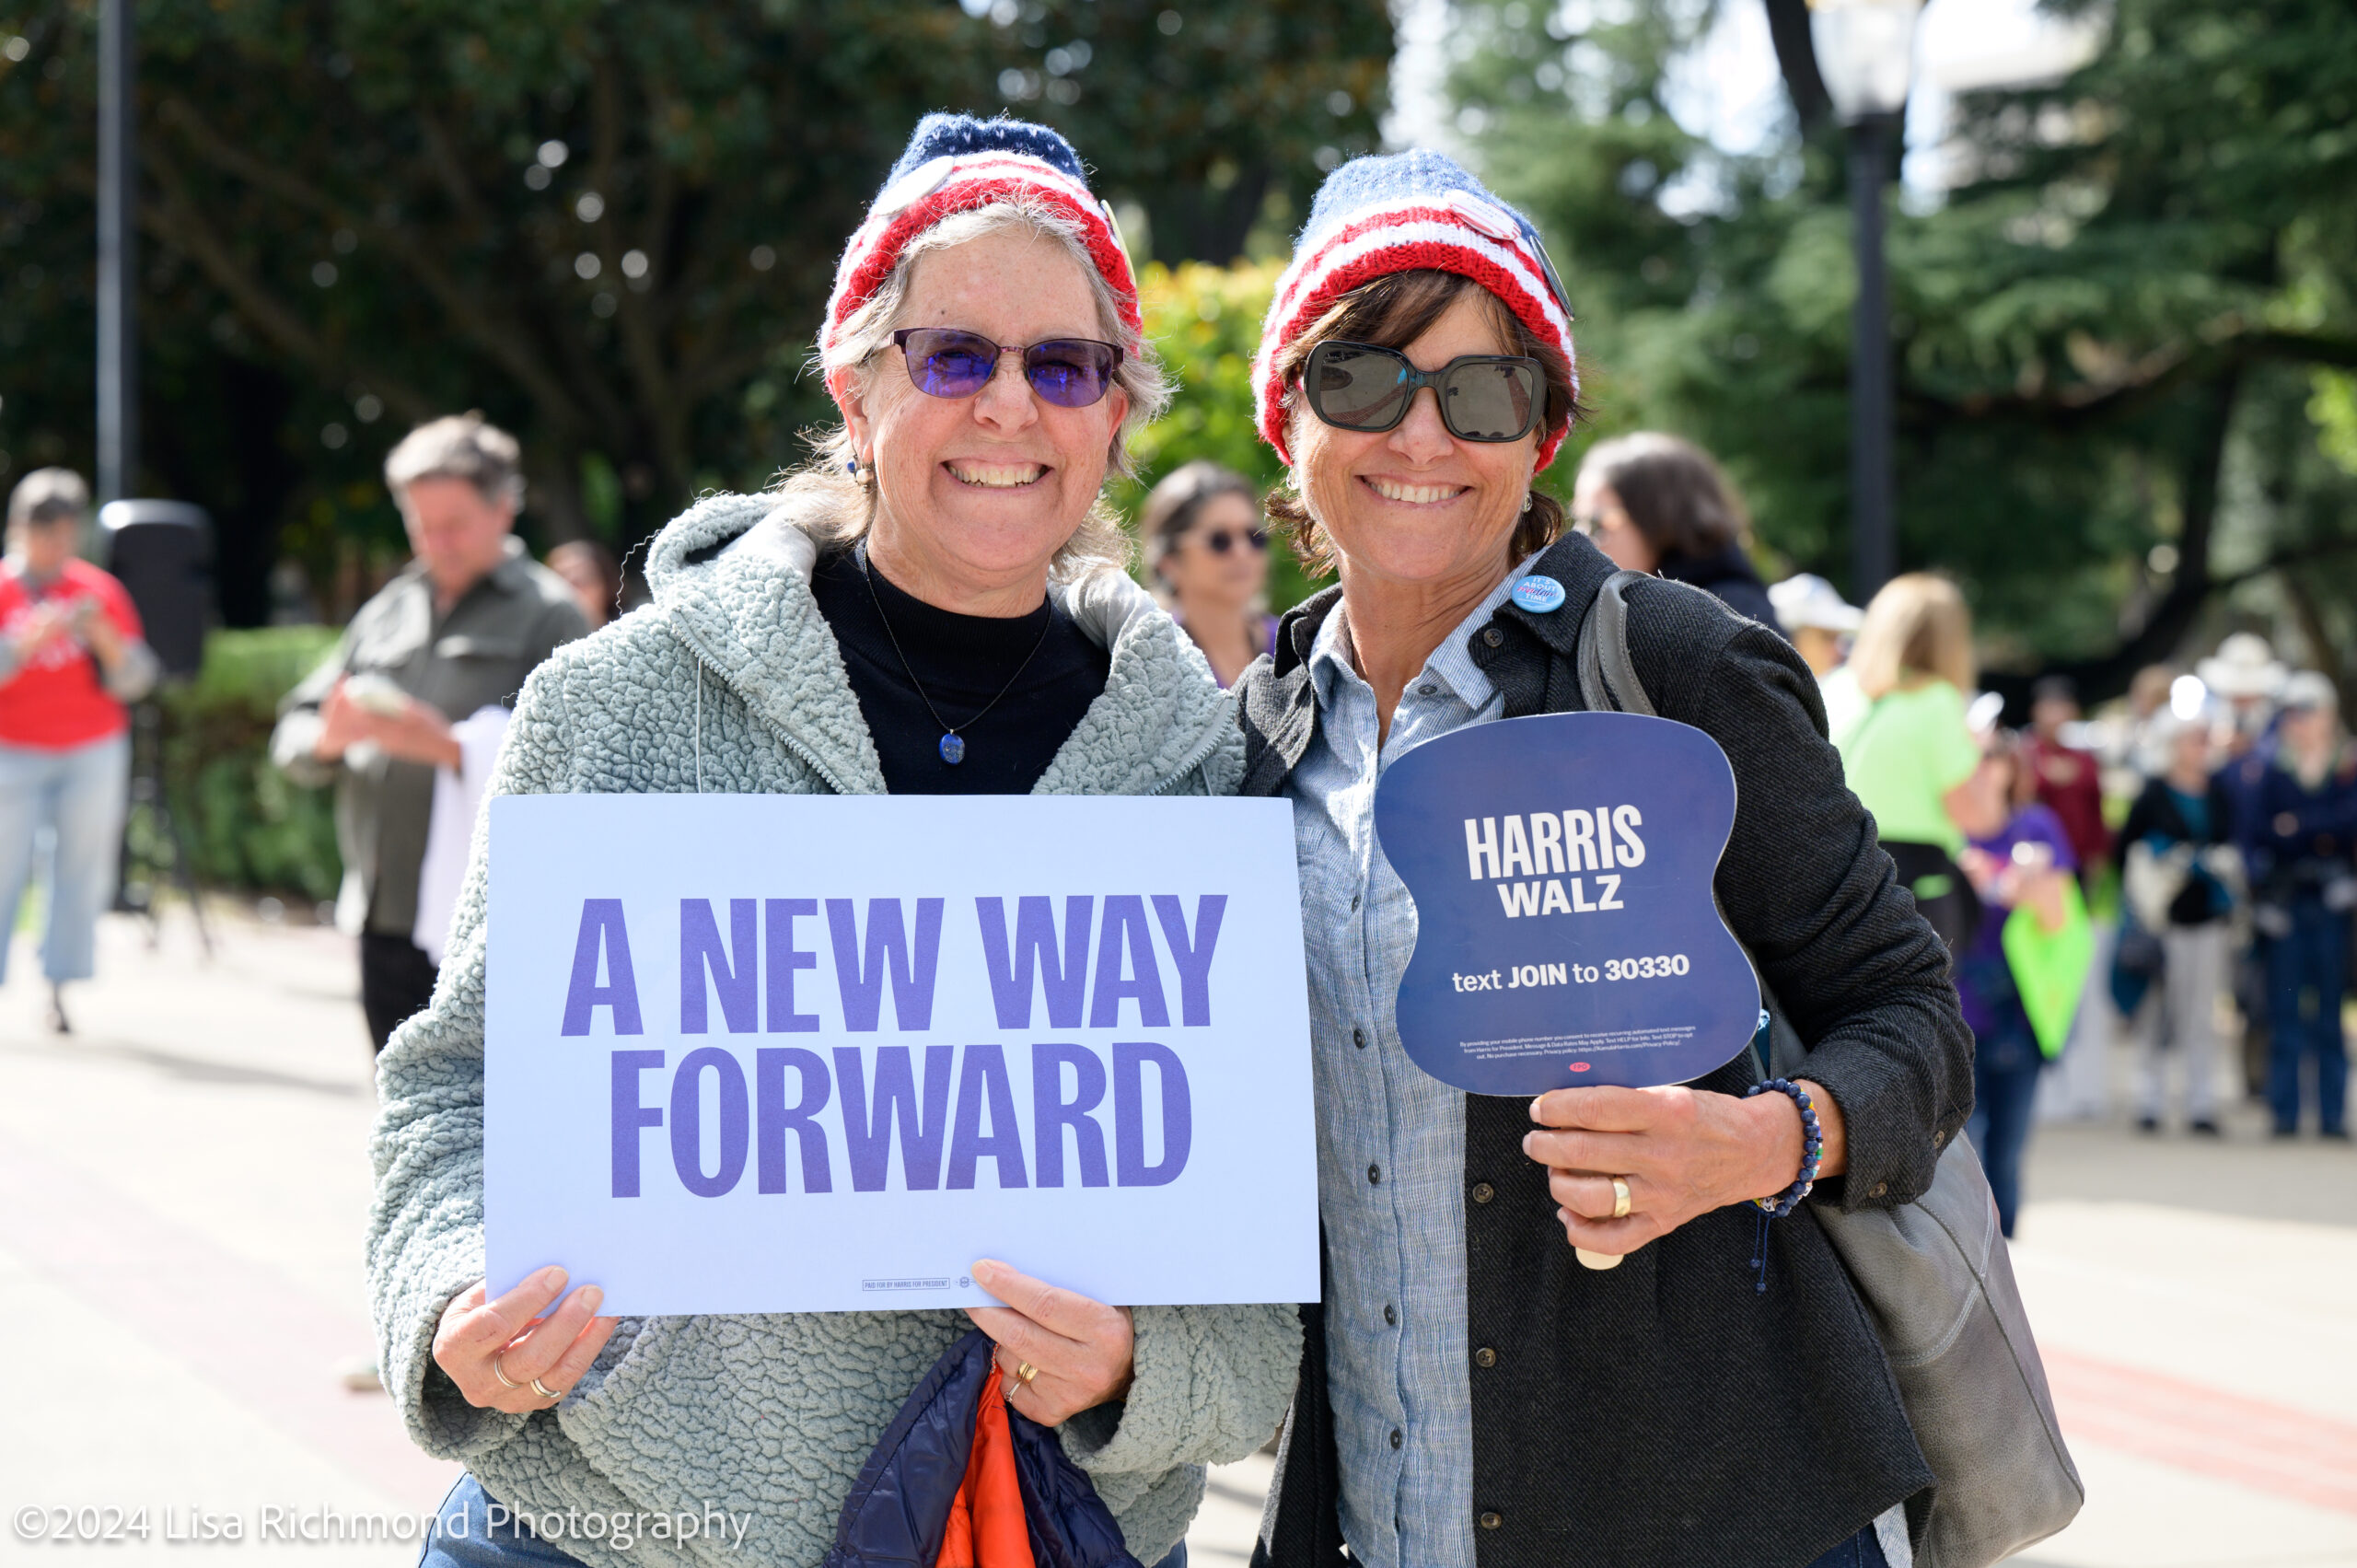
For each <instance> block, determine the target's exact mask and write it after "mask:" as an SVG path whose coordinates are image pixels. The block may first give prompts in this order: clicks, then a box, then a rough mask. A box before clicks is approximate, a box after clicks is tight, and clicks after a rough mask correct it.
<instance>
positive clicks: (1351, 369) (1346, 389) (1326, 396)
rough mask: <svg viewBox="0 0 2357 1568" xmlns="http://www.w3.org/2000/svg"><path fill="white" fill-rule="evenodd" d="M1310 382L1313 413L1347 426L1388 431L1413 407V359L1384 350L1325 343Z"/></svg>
mask: <svg viewBox="0 0 2357 1568" xmlns="http://www.w3.org/2000/svg"><path fill="white" fill-rule="evenodd" d="M1304 380H1305V382H1306V385H1307V388H1308V393H1309V407H1310V410H1311V412H1314V413H1316V414H1317V415H1318V418H1320V419H1322V420H1324V421H1325V422H1326V423H1327V424H1333V425H1340V426H1341V428H1342V429H1344V430H1388V429H1390V428H1391V427H1392V426H1393V425H1395V424H1399V418H1400V415H1401V414H1402V413H1403V412H1405V411H1406V408H1407V399H1408V394H1409V391H1410V389H1409V387H1408V385H1407V380H1408V362H1407V360H1406V359H1404V358H1402V357H1401V356H1399V354H1390V353H1387V352H1386V351H1384V350H1382V349H1376V348H1361V347H1358V346H1356V345H1355V344H1349V343H1321V344H1319V345H1318V349H1317V351H1316V352H1315V353H1314V354H1311V356H1310V360H1309V372H1308V374H1307V376H1306V377H1304Z"/></svg>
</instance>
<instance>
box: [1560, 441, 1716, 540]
mask: <svg viewBox="0 0 2357 1568" xmlns="http://www.w3.org/2000/svg"><path fill="white" fill-rule="evenodd" d="M1590 474H1593V475H1595V476H1596V479H1597V480H1598V481H1600V482H1603V483H1605V484H1607V485H1609V486H1610V487H1611V489H1612V494H1615V495H1617V496H1619V497H1620V506H1621V509H1622V510H1623V511H1625V512H1627V513H1628V514H1629V520H1630V521H1631V522H1632V523H1634V524H1635V525H1636V526H1637V531H1638V532H1639V533H1641V534H1643V535H1644V536H1645V542H1646V543H1648V544H1650V545H1652V546H1653V547H1654V553H1655V554H1656V555H1659V556H1660V557H1662V559H1664V560H1677V559H1680V558H1683V559H1686V560H1699V559H1701V558H1704V557H1707V556H1713V555H1716V554H1718V553H1719V552H1721V551H1723V550H1724V549H1726V548H1727V546H1729V545H1731V544H1740V543H1741V542H1742V541H1743V536H1744V534H1745V533H1746V532H1747V530H1748V528H1750V523H1751V519H1750V518H1749V517H1746V516H1745V515H1744V510H1743V503H1742V502H1741V501H1740V500H1738V499H1736V494H1735V490H1734V487H1733V486H1731V485H1729V484H1728V483H1727V481H1726V475H1724V474H1723V473H1721V472H1720V471H1719V465H1718V464H1716V463H1714V462H1713V461H1712V460H1711V455H1710V454H1709V453H1708V452H1705V451H1704V450H1702V448H1701V447H1697V446H1696V445H1694V443H1692V442H1691V441H1685V440H1681V439H1679V438H1678V436H1666V435H1664V434H1662V433H1661V432H1659V431H1657V430H1641V431H1638V432H1637V433H1636V434H1635V435H1633V436H1614V437H1613V438H1612V439H1611V440H1609V441H1599V442H1597V443H1596V445H1595V446H1594V447H1589V448H1588V454H1587V456H1586V458H1585V459H1583V460H1582V461H1581V463H1580V477H1581V478H1583V479H1585V478H1586V477H1587V476H1589V475H1590Z"/></svg>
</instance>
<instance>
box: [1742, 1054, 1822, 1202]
mask: <svg viewBox="0 0 2357 1568" xmlns="http://www.w3.org/2000/svg"><path fill="white" fill-rule="evenodd" d="M1768 1089H1774V1090H1775V1091H1776V1092H1777V1093H1779V1094H1786V1095H1790V1096H1792V1097H1793V1103H1794V1105H1796V1106H1799V1107H1800V1108H1801V1174H1800V1179H1798V1180H1796V1181H1794V1183H1793V1184H1792V1185H1791V1186H1790V1187H1787V1188H1785V1189H1784V1190H1783V1191H1782V1192H1780V1193H1778V1194H1777V1195H1776V1196H1775V1197H1773V1198H1754V1199H1753V1200H1752V1202H1754V1203H1757V1204H1759V1208H1760V1211H1761V1212H1762V1213H1764V1214H1767V1216H1768V1217H1769V1218H1770V1219H1777V1220H1780V1219H1782V1218H1783V1217H1784V1216H1785V1215H1786V1214H1791V1213H1792V1212H1793V1211H1794V1209H1796V1208H1798V1207H1799V1206H1800V1202H1801V1200H1802V1199H1804V1198H1805V1197H1807V1196H1808V1194H1809V1189H1810V1188H1812V1187H1815V1186H1816V1185H1817V1163H1818V1162H1819V1161H1820V1160H1822V1159H1824V1157H1825V1133H1824V1132H1823V1130H1822V1129H1820V1128H1819V1127H1818V1126H1817V1110H1816V1108H1815V1107H1813V1106H1811V1105H1810V1104H1809V1099H1808V1091H1807V1090H1806V1089H1805V1088H1803V1087H1801V1086H1799V1085H1798V1084H1795V1083H1794V1082H1793V1081H1792V1080H1791V1079H1790V1078H1771V1079H1769V1080H1768V1081H1767V1082H1766V1083H1764V1084H1754V1085H1752V1086H1751V1087H1749V1088H1747V1089H1746V1090H1744V1091H1743V1098H1746V1099H1749V1098H1751V1097H1752V1096H1753V1095H1756V1094H1759V1093H1761V1092H1762V1091H1764V1090H1768Z"/></svg>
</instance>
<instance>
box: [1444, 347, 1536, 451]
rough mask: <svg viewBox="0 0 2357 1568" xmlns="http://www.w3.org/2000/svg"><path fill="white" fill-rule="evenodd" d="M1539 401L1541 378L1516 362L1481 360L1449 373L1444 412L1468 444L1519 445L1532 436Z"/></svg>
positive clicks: (1528, 367) (1445, 383) (1524, 365)
mask: <svg viewBox="0 0 2357 1568" xmlns="http://www.w3.org/2000/svg"><path fill="white" fill-rule="evenodd" d="M1537 402H1538V374H1537V373H1536V372H1535V371H1534V370H1532V368H1531V367H1530V366H1528V365H1527V364H1523V363H1521V362H1520V361H1516V360H1495V359H1492V360H1478V361H1476V362H1475V363H1473V364H1471V365H1460V366H1457V367H1456V368H1455V369H1454V370H1451V371H1450V372H1449V373H1448V377H1447V379H1446V381H1445V382H1444V383H1443V384H1442V387H1441V405H1440V406H1441V412H1442V414H1443V415H1444V417H1445V422H1446V424H1447V425H1448V427H1449V429H1450V430H1451V431H1453V432H1455V433H1456V434H1457V436H1460V437H1462V438H1463V439H1465V440H1468V441H1517V440H1520V439H1521V438H1522V437H1523V436H1526V435H1527V434H1529V431H1530V424H1531V414H1532V410H1533V408H1534V407H1535V406H1536V404H1537Z"/></svg>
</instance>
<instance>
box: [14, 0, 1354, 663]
mask: <svg viewBox="0 0 2357 1568" xmlns="http://www.w3.org/2000/svg"><path fill="white" fill-rule="evenodd" d="M0 4H5V0H0ZM140 26H141V29H142V38H141V45H142V62H141V138H142V155H143V158H144V182H143V186H142V190H141V193H140V196H141V199H140V224H141V228H142V231H143V234H144V237H145V279H144V285H145V286H144V289H143V300H142V309H143V312H144V327H145V344H146V354H147V362H148V389H147V395H146V399H145V410H146V424H147V429H148V430H149V431H150V432H152V433H154V436H153V441H152V444H151V461H150V472H149V473H148V474H147V475H146V476H145V477H146V478H147V480H148V481H149V482H151V485H152V484H153V483H154V482H156V481H159V480H160V481H161V482H162V486H161V487H162V488H167V489H168V490H170V491H172V492H175V493H178V494H183V495H186V496H188V497H189V498H190V499H193V500H198V501H201V502H205V503H207V504H209V505H213V506H214V508H215V512H216V514H217V515H219V516H220V517H221V518H222V521H223V522H224V524H225V533H227V534H235V533H237V532H238V530H239V529H240V528H243V529H244V530H246V531H247V532H249V533H251V534H255V535H259V536H261V542H260V543H256V542H254V541H253V540H245V541H243V542H239V541H238V540H227V539H225V545H227V546H228V547H229V549H228V554H229V556H230V557H231V560H230V562H228V563H226V570H225V577H229V578H234V579H235V581H234V582H229V583H225V602H226V608H228V609H229V610H230V611H231V619H232V620H233V621H253V620H259V619H261V618H262V617H263V613H264V612H265V611H266V610H267V609H268V603H267V593H266V591H265V590H264V589H263V588H262V587H261V578H262V576H263V575H265V574H266V572H267V569H268V566H269V564H270V562H271V560H272V558H273V552H274V551H275V548H276V545H277V543H278V538H279V535H280V534H281V532H282V530H286V537H287V538H288V539H289V540H292V542H293V543H294V544H295V546H296V548H297V549H299V550H301V551H303V552H305V553H306V554H308V556H309V557H310V564H311V566H312V571H313V576H314V579H315V580H317V579H318V578H319V575H320V574H321V573H323V572H326V571H328V570H329V569H330V568H331V566H332V565H333V564H334V558H335V554H336V552H337V550H338V547H339V544H340V543H344V541H349V540H353V539H354V538H361V539H366V540H369V541H372V544H373V548H375V549H377V550H378V551H379V552H396V551H397V550H398V548H399V543H398V540H399V536H398V531H397V527H396V524H395V522H394V519H393V518H392V516H391V513H390V510H389V506H388V505H386V503H385V501H384V499H383V497H382V495H381V494H380V493H379V492H378V491H377V487H376V486H375V484H374V482H373V471H374V469H375V465H376V463H377V460H378V459H379V458H380V457H381V455H382V453H383V451H384V449H385V447H387V446H388V445H389V443H390V440H391V439H392V438H394V436H396V435H397V434H398V431H399V429H400V428H401V427H402V426H404V425H405V424H408V423H409V422H411V421H413V420H417V419H421V418H424V417H428V416H430V415H432V414H435V413H437V412H447V411H448V410H451V409H454V408H466V407H470V406H472V407H480V408H482V409H483V410H485V412H488V413H489V414H491V416H492V417H493V418H494V419H496V420H499V421H500V422H502V423H504V424H508V425H509V426H510V427H511V428H514V429H515V430H516V431H517V434H518V435H519V436H522V437H523V440H524V443H525V450H526V454H527V461H528V466H529V470H530V479H531V485H532V514H533V517H532V520H533V523H534V525H535V527H536V528H538V530H539V531H540V533H541V535H542V536H543V537H544V538H567V537H575V536H578V535H583V534H596V535H601V536H603V537H605V538H607V539H609V540H611V541H613V542H614V543H616V544H618V545H624V544H628V543H630V542H632V541H633V540H636V539H638V538H640V537H643V535H644V533H645V532H646V531H647V530H648V529H650V528H652V527H653V526H654V525H655V524H656V523H658V522H660V521H661V520H662V519H663V518H664V517H668V515H669V514H670V513H671V512H672V511H673V510H675V509H676V508H677V507H678V506H679V505H680V504H681V503H682V502H683V501H684V500H685V499H686V498H687V497H688V496H689V495H690V494H692V493H693V492H694V491H696V490H698V489H701V488H703V487H705V486H711V485H744V484H749V483H759V482H761V480H762V479H763V478H764V476H765V475H766V474H768V473H769V472H770V471H772V470H774V469H775V468H776V467H777V466H779V465H780V464H783V463H787V462H791V461H793V460H795V459H796V457H797V455H798V450H797V447H798V444H797V441H796V436H797V433H798V432H799V430H800V429H802V428H803V427H805V426H806V425H807V424H810V423H811V422H813V421H815V420H816V419H818V418H819V416H820V415H821V414H822V412H824V410H823V393H822V392H820V390H819V389H818V388H817V386H816V384H815V383H814V382H811V381H809V380H808V379H807V378H804V377H802V376H801V374H800V372H801V366H802V362H803V360H804V358H805V356H806V355H807V352H808V344H809V341H810V338H811V335H812V332H813V331H814V329H815V326H816V324H817V321H818V318H819V311H820V308H821V307H822V304H823V302H824V299H825V297H826V294H827V290H828V287H829V285H830V282H831V277H832V272H833V265H834V261H835V256H836V253H837V251H838V250H839V249H840V247H841V245H842V239H843V237H844V236H845V235H847V234H848V233H849V232H850V231H851V229H852V228H853V226H854V225H855V224H856V222H857V220H858V217H859V215H860V213H861V211H862V210H863V208H864V206H865V203H866V201H867V199H868V197H869V196H870V195H871V194H872V193H873V192H874V191H875V189H876V187H877V184H878V183H879V181H880V180H881V177H882V175H883V173H884V170H885V169H886V168H888V166H889V164H890V162H891V160H892V159H893V157H895V156H896V155H897V154H898V152H899V151H900V146H901V145H902V144H903V142H904V141H905V139H906V137H907V135H908V132H909V129H910V127H911V124H912V123H913V122H914V121H915V120H916V118H917V117H918V116H919V115H920V114H921V113H923V111H924V110H928V109H933V108H939V107H944V106H947V107H956V108H963V109H967V110H973V111H975V112H982V113H988V112H992V111H994V110H999V109H1000V108H1002V107H1007V108H1011V109H1013V110H1015V111H1016V112H1018V113H1021V114H1026V115H1029V116H1034V117H1037V118H1039V119H1043V120H1046V121H1048V122H1051V123H1054V124H1057V125H1059V126H1060V127H1062V128H1064V129H1066V130H1067V131H1069V132H1070V133H1071V134H1073V135H1074V141H1075V143H1076V144H1077V145H1079V146H1080V147H1081V149H1082V151H1083V153H1084V156H1086V157H1090V158H1092V159H1093V160H1095V161H1096V163H1097V183H1098V185H1099V187H1100V189H1101V190H1102V191H1104V192H1106V193H1107V194H1109V196H1110V197H1111V198H1112V199H1113V200H1114V201H1115V203H1116V205H1117V207H1126V208H1127V209H1129V210H1131V211H1132V212H1134V213H1137V214H1141V215H1143V218H1144V221H1143V222H1142V223H1141V224H1140V225H1139V226H1140V227H1141V228H1142V229H1144V230H1145V231H1146V233H1147V234H1149V235H1150V236H1151V237H1152V238H1151V243H1152V244H1153V246H1154V247H1155V249H1156V250H1159V251H1161V252H1162V253H1163V254H1165V255H1166V256H1167V257H1168V258H1169V259H1173V260H1178V259H1183V258H1185V257H1188V256H1190V255H1194V254H1198V253H1202V254H1207V255H1211V256H1213V257H1214V258H1215V259H1217V260H1220V261H1225V260H1227V259H1228V258H1229V257H1230V256H1232V255H1234V254H1236V253H1237V252H1238V251H1239V250H1242V249H1243V247H1244V243H1245V240H1246V238H1247V236H1248V234H1249V233H1250V231H1251V228H1252V226H1253V225H1254V224H1255V223H1260V222H1263V221H1273V222H1276V223H1279V224H1282V223H1283V222H1284V221H1285V216H1286V214H1287V212H1288V211H1289V210H1290V208H1289V206H1288V203H1295V202H1296V201H1297V200H1298V199H1299V197H1300V196H1301V195H1303V194H1306V192H1307V190H1308V189H1309V188H1310V187H1311V186H1312V185H1313V184H1314V182H1315V181H1316V180H1317V179H1318V174H1319V171H1320V169H1321V168H1323V167H1328V166H1330V164H1331V163H1332V162H1333V161H1335V160H1337V159H1339V158H1340V157H1342V156H1344V155H1345V154H1346V153H1347V152H1349V151H1352V150H1354V149H1357V148H1361V147H1364V146H1365V145H1371V144H1372V142H1373V140H1374V138H1375V117H1376V114H1377V113H1378V112H1379V111H1380V110H1381V108H1382V87H1383V74H1384V70H1385V67H1386V65H1387V62H1388V59H1389V56H1390V52H1391V27H1390V21H1389V17H1388V15H1387V12H1386V10H1385V9H1384V7H1383V6H1381V5H1379V4H1374V3H1371V0H1257V3H1252V4H1247V3H1243V0H995V3H990V0H965V4H963V5H958V4H951V3H950V0H861V3H859V4H855V5H853V4H836V3H826V4H821V3H818V0H731V3H726V4H714V5H702V6H678V5H671V4H665V3H661V0H611V3H609V0H536V3H534V4H530V5H525V4H518V3H517V0H488V3H477V4H472V5H465V6H461V5H457V4H453V3H451V0H401V3H398V4H396V3H389V0H343V3H340V4H329V3H327V0H212V3H210V4H206V5H201V6H200V5H187V4H172V3H169V0H148V3H147V4H145V5H144V6H142V7H141V22H140ZM93 29H94V17H93V8H92V7H89V6H86V5H77V4H73V3H71V0H51V3H49V4H45V5H38V6H30V7H29V8H28V9H25V10H22V11H19V12H18V13H17V14H15V15H13V16H12V15H9V14H6V13H5V12H0V363H5V364H6V366H8V368H7V370H6V371H5V372H0V377H5V380H0V449H6V450H7V451H8V452H9V453H10V455H11V460H12V461H13V460H16V459H17V454H21V458H22V459H23V461H24V462H26V463H29V462H32V461H50V460H75V461H82V462H85V463H87V449H88V442H87V436H86V434H85V433H86V431H87V425H88V416H87V409H88V407H89V401H90V400H89V378H88V371H87V359H88V356H89V355H88V343H89V342H90V320H91V318H90V315H89V309H90V306H89V297H88V292H87V287H88V285H87V273H88V265H89V263H88V257H89V254H90V249H91V244H92V240H91V238H90V237H91V233H92V228H91V222H90V190H91V185H92V167H93V132H92V129H91V127H92V123H93V115H94V110H93V106H92V92H93V61H94V55H95V37H94V31H93ZM11 40H14V41H11ZM1199 248H1200V250H1199ZM350 553H351V552H350V548H349V545H348V543H344V548H343V554H345V555H346V556H348V555H349V554H350Z"/></svg>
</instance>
